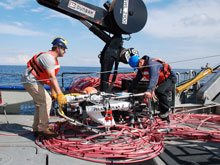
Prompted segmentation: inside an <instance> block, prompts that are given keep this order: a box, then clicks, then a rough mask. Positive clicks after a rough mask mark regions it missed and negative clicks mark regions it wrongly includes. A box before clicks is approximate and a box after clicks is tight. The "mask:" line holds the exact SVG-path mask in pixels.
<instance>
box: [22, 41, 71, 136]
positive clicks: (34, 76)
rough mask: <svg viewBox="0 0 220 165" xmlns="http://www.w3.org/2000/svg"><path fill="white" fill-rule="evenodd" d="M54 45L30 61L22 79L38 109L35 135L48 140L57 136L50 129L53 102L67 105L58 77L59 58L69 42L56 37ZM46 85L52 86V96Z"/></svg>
mask: <svg viewBox="0 0 220 165" xmlns="http://www.w3.org/2000/svg"><path fill="white" fill-rule="evenodd" d="M52 45H53V46H52V49H51V50H49V51H48V52H41V53H38V54H36V55H35V56H33V57H32V58H31V59H30V60H29V61H28V63H27V69H26V70H25V71H24V73H23V75H22V79H21V81H22V84H23V86H24V88H25V89H26V90H27V91H28V93H29V94H30V95H31V96H32V97H33V100H34V103H35V107H36V110H35V114H34V122H33V125H32V127H33V132H34V135H35V136H38V135H42V136H44V137H47V138H52V137H56V136H57V134H56V133H55V132H54V131H53V130H51V129H49V116H50V110H51V104H52V100H53V101H54V100H56V99H57V101H58V104H59V105H60V106H61V105H63V104H66V98H65V96H64V94H63V92H62V91H61V89H60V87H59V83H58V81H57V78H56V75H57V73H58V71H59V69H60V65H59V62H58V59H57V58H58V57H63V56H64V54H65V52H66V49H67V41H66V40H65V39H64V38H62V37H56V38H55V39H54V40H53V41H52ZM44 84H46V85H48V86H50V90H51V96H50V95H49V93H48V92H47V91H46V90H45V88H44Z"/></svg>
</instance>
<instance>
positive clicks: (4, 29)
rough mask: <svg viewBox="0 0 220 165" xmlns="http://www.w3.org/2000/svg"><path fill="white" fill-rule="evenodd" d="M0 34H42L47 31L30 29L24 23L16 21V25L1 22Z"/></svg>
mask: <svg viewBox="0 0 220 165" xmlns="http://www.w3.org/2000/svg"><path fill="white" fill-rule="evenodd" d="M0 34H10V35H18V36H42V35H45V33H42V32H38V31H34V30H29V29H26V28H24V27H23V26H22V23H19V22H16V25H9V24H3V23H0Z"/></svg>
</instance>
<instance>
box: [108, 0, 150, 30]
mask: <svg viewBox="0 0 220 165" xmlns="http://www.w3.org/2000/svg"><path fill="white" fill-rule="evenodd" d="M112 4H113V5H114V6H112V11H111V14H112V16H113V20H114V23H115V26H117V27H114V29H118V30H119V31H120V33H124V34H131V33H136V32H138V31H140V30H141V29H143V27H144V26H145V24H146V22H147V9H146V6H145V4H144V2H143V1H142V0H115V1H114V2H113V3H112Z"/></svg>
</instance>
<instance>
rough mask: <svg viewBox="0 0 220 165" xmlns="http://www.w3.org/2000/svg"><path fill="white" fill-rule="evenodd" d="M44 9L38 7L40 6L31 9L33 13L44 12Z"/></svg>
mask: <svg viewBox="0 0 220 165" xmlns="http://www.w3.org/2000/svg"><path fill="white" fill-rule="evenodd" d="M43 10H44V8H42V7H38V8H34V9H31V11H32V12H33V13H39V12H42V11H43Z"/></svg>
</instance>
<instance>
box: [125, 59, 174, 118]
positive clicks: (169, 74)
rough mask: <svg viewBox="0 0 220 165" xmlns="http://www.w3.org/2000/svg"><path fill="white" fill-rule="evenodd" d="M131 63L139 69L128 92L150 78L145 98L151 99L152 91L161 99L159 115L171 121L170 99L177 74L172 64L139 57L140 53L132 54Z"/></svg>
mask: <svg viewBox="0 0 220 165" xmlns="http://www.w3.org/2000/svg"><path fill="white" fill-rule="evenodd" d="M128 63H129V65H130V66H131V67H132V68H134V69H138V72H137V75H136V77H135V78H134V79H133V81H132V83H131V85H130V86H129V87H128V92H133V89H134V88H136V86H137V84H138V82H139V81H140V80H141V79H142V78H143V77H145V78H146V79H147V80H149V84H148V86H147V89H146V92H145V93H144V94H145V99H151V98H152V93H153V92H155V95H156V96H157V98H158V99H159V111H160V113H159V117H160V118H161V119H162V120H168V121H169V113H170V101H169V99H168V98H169V94H170V91H172V90H173V89H174V87H175V83H176V75H175V73H174V72H173V71H172V70H171V66H169V65H168V64H166V63H165V62H164V61H162V60H160V59H154V58H150V57H148V56H143V57H142V58H139V56H138V55H135V56H131V57H130V59H129V62H128Z"/></svg>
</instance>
